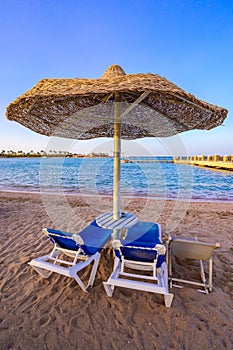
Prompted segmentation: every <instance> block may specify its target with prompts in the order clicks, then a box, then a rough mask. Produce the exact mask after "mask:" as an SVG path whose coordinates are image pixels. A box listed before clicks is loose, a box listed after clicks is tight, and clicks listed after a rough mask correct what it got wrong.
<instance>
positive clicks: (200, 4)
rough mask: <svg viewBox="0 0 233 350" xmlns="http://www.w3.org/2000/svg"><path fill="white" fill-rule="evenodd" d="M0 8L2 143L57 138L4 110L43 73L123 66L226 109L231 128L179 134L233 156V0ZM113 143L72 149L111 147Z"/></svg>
mask: <svg viewBox="0 0 233 350" xmlns="http://www.w3.org/2000/svg"><path fill="white" fill-rule="evenodd" d="M0 9H1V10H0V49H1V54H0V63H1V64H0V73H1V74H0V76H1V79H0V85H1V86H0V91H1V94H0V150H2V149H4V150H10V149H12V150H24V151H30V150H34V151H38V150H41V149H46V147H47V145H48V143H49V138H47V137H45V136H41V135H38V134H35V133H34V132H32V131H30V130H28V129H26V128H24V127H23V126H21V125H20V124H17V123H15V122H10V121H8V120H7V119H6V118H5V109H6V106H7V105H8V104H9V103H10V102H11V101H13V100H14V99H15V98H16V97H18V96H19V95H21V94H22V93H24V92H25V91H27V90H29V89H30V88H31V87H32V86H33V85H35V84H36V83H37V82H38V81H39V80H40V79H42V78H47V77H51V78H57V77H60V78H65V77H67V78H68V77H72V78H73V77H84V78H85V77H90V78H96V77H100V76H101V75H102V74H103V73H104V71H105V70H106V68H107V67H108V66H109V65H111V64H119V65H120V66H122V68H123V69H124V70H125V72H126V73H149V72H150V73H156V74H159V75H161V76H164V77H166V78H167V79H169V80H170V81H172V82H174V83H175V84H177V85H179V86H180V87H181V88H183V89H184V90H186V91H187V92H190V93H192V94H194V95H195V96H196V97H198V98H200V99H203V100H205V101H207V102H210V103H212V104H216V105H219V106H221V107H225V108H227V109H228V111H229V112H228V118H227V120H226V121H225V122H224V126H220V127H218V128H216V129H213V130H211V131H192V132H186V133H183V134H181V135H180V136H179V138H180V140H181V141H182V143H183V145H184V147H185V149H186V150H187V152H188V153H189V154H214V153H218V154H233V147H232V146H233V141H232V134H233V118H232V110H233V89H232V87H233V63H232V62H233V1H231V0H228V1H227V0H225V1H224V0H222V1H220V0H219V1H217V0H215V1H214V0H213V1H210V0H207V1H199V0H193V1H192V0H174V1H173V0H140V1H139V0H119V1H110V0H109V1H107V0H99V1H94V0H93V1H92V0H89V1H85V0H83V1H81V0H76V1H75V0H25V1H23V0H0ZM105 141H106V140H101V142H100V141H99V140H92V141H88V142H87V141H85V142H81V141H77V142H75V144H74V146H73V147H74V150H75V151H80V152H89V151H92V150H98V151H106V150H109V147H111V145H110V146H109V141H108V142H107V143H106V142H105ZM166 142H167V141H166V140H165V145H164V140H154V139H143V140H140V141H138V142H137V143H136V144H135V142H131V143H130V142H125V143H124V144H123V152H124V153H125V154H127V153H129V154H131V152H132V153H134V152H137V150H138V152H139V153H140V152H141V150H142V149H144V150H145V153H146V150H149V151H150V152H153V153H156V154H166V153H167V146H166V144H167V143H166ZM169 142H170V141H168V143H169ZM98 145H99V146H98ZM140 149H141V150H140ZM168 153H169V152H168Z"/></svg>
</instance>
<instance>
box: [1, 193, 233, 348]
mask: <svg viewBox="0 0 233 350" xmlns="http://www.w3.org/2000/svg"><path fill="white" fill-rule="evenodd" d="M0 201H1V206H0V223H1V226H0V244H1V254H0V263H1V265H0V286H1V311H0V348H1V349H2V350H5V349H24V350H27V349H30V350H32V349H49V350H52V349H56V350H57V349H83V350H85V349H92V350H94V349H95V350H98V349H143V350H144V349H145V350H149V349H166V350H167V349H195V350H198V349H202V350H204V349H213V350H214V349H216V350H221V349H228V350H230V349H233V335H232V334H233V332H232V321H233V314H232V290H233V282H232V264H233V256H232V252H233V248H232V233H233V231H232V222H233V205H232V203H204V202H202V203H198V202H196V203H182V202H172V201H167V202H163V201H155V200H147V199H135V198H134V199H124V200H123V204H122V207H123V208H124V210H131V211H133V212H134V213H136V214H137V215H138V218H139V220H147V221H148V220H152V221H157V222H159V223H160V224H161V225H162V228H163V239H166V236H167V235H168V233H169V232H170V231H172V230H173V232H172V234H176V235H182V236H186V237H191V236H197V237H198V238H199V239H200V240H204V241H213V242H216V241H219V242H220V244H221V248H220V249H218V250H216V252H214V270H213V286H214V288H213V292H212V293H211V294H209V295H205V294H202V293H198V292H197V291H196V290H194V289H192V288H184V289H175V288H173V289H172V292H173V293H174V294H175V297H174V300H173V304H172V308H171V309H168V308H165V306H164V303H163V298H162V296H159V295H155V294H151V293H146V292H139V291H133V290H127V289H122V288H117V289H116V290H115V292H114V295H113V297H112V298H108V297H107V295H106V294H105V292H104V288H103V285H102V282H103V281H105V280H107V278H108V276H109V274H110V272H111V270H112V263H113V258H112V253H111V251H110V250H109V249H106V250H104V251H103V254H102V257H101V261H100V266H99V269H98V272H97V277H96V280H95V283H94V287H93V288H91V289H90V290H89V293H86V294H85V293H84V292H83V291H82V290H81V289H80V287H79V286H78V285H76V283H75V282H74V281H71V279H69V278H66V277H63V276H59V275H57V274H53V275H52V276H51V277H50V278H49V279H42V278H41V277H40V276H39V275H38V274H37V273H36V272H35V271H34V270H32V268H30V266H29V265H28V264H27V262H28V261H30V260H31V259H32V258H35V257H38V256H40V255H43V254H46V253H47V252H49V251H50V250H51V247H52V245H51V243H50V242H49V241H48V240H47V238H46V237H45V236H44V235H43V234H42V232H41V230H42V228H43V227H53V228H58V229H63V230H67V231H70V232H77V231H79V229H80V228H81V227H83V226H85V225H86V224H87V223H89V222H90V221H91V220H92V219H94V218H95V217H96V216H97V215H99V214H100V213H101V212H102V211H104V210H106V209H108V210H109V209H110V208H111V200H110V199H109V198H102V199H100V198H97V197H96V198H92V197H83V198H81V197H61V196H56V195H48V196H43V200H42V199H41V196H40V195H39V194H26V193H24V194H23V193H6V192H1V197H0ZM96 208H97V209H96ZM176 267H177V268H179V267H180V266H179V262H177V263H176ZM182 268H183V271H184V272H185V273H187V272H189V273H190V274H191V275H193V274H195V271H193V268H192V265H190V264H188V265H187V266H186V267H184V266H183V267H182Z"/></svg>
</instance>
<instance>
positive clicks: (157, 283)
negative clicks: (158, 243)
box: [103, 257, 173, 307]
mask: <svg viewBox="0 0 233 350" xmlns="http://www.w3.org/2000/svg"><path fill="white" fill-rule="evenodd" d="M156 264H157V259H156V260H154V262H153V263H150V262H141V261H140V262H139V261H134V260H126V259H124V257H122V259H121V260H120V259H119V258H118V257H115V260H114V267H113V272H112V274H111V276H110V277H109V279H108V280H107V282H103V285H104V288H105V291H106V293H107V295H108V296H109V297H112V295H113V292H114V288H115V287H123V288H129V289H135V290H142V291H147V292H152V293H157V294H163V295H164V302H165V305H166V307H170V306H171V303H172V300H173V294H171V293H169V291H168V273H167V264H166V262H163V263H162V265H161V267H160V268H156ZM125 267H126V268H128V269H134V270H140V271H142V270H144V271H151V272H152V275H151V276H148V275H144V274H139V273H137V274H136V273H129V272H125ZM127 277H130V278H131V279H127ZM133 279H134V280H133ZM141 279H143V280H147V281H148V282H142V281H140V280H141ZM138 280H139V281H138Z"/></svg>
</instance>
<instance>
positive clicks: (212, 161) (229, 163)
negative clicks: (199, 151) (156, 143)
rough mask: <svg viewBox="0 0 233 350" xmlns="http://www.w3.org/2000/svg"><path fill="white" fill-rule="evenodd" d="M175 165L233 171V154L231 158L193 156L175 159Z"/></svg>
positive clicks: (216, 155)
mask: <svg viewBox="0 0 233 350" xmlns="http://www.w3.org/2000/svg"><path fill="white" fill-rule="evenodd" d="M173 162H174V163H175V164H188V165H196V166H201V167H210V168H215V169H225V170H233V154H232V155H231V156H219V155H218V154H215V155H213V156H205V155H202V156H192V157H174V158H173Z"/></svg>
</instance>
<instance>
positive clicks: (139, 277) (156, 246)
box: [104, 222, 173, 307]
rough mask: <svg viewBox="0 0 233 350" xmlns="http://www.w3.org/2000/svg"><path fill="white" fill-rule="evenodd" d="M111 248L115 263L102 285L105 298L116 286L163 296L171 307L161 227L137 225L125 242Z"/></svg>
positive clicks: (129, 230)
mask: <svg viewBox="0 0 233 350" xmlns="http://www.w3.org/2000/svg"><path fill="white" fill-rule="evenodd" d="M112 245H113V248H114V251H115V260H114V267H113V272H112V274H111V276H110V277H109V279H108V280H107V282H104V288H105V291H106V293H107V295H108V296H109V297H111V296H112V294H113V292H114V288H115V287H124V288H130V289H135V290H142V291H147V292H152V293H158V294H163V295H164V301H165V305H166V307H170V306H171V303H172V299H173V294H171V293H169V290H168V273H167V264H166V261H165V253H166V248H165V246H164V245H163V244H162V240H161V228H160V225H159V224H157V223H151V222H138V223H137V224H135V225H134V226H132V227H131V228H129V229H128V232H127V235H126V237H125V239H124V240H115V241H113V242H112ZM132 270H133V271H132ZM141 271H145V272H146V271H147V273H145V272H142V273H141ZM148 271H149V272H151V274H148ZM136 272H137V273H136Z"/></svg>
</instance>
